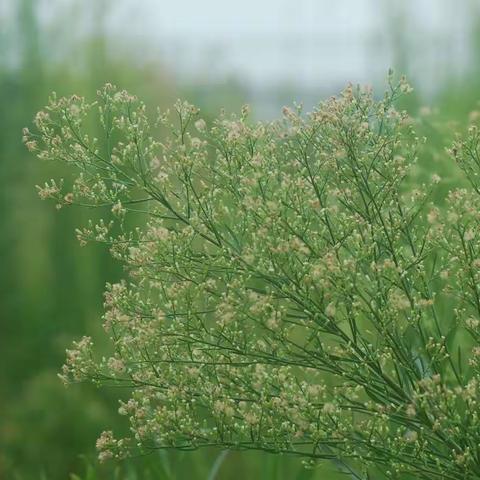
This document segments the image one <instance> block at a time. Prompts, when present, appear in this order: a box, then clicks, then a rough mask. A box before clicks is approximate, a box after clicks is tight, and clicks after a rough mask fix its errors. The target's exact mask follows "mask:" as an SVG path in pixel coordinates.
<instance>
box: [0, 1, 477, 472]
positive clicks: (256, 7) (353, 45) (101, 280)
mask: <svg viewBox="0 0 480 480" xmlns="http://www.w3.org/2000/svg"><path fill="white" fill-rule="evenodd" d="M389 67H393V68H394V69H395V70H396V71H397V72H401V73H405V74H407V76H408V77H409V79H410V81H411V83H412V84H413V86H414V87H415V93H414V94H413V95H412V96H411V97H410V100H409V101H408V102H407V103H406V105H405V106H406V108H408V109H409V110H410V111H411V112H412V113H417V112H420V113H421V114H422V115H424V116H425V115H427V114H428V112H430V111H434V112H436V115H437V116H438V117H439V118H448V119H449V120H450V121H454V122H455V121H458V122H459V123H461V122H462V121H463V119H464V118H465V117H466V116H468V113H469V112H471V111H472V110H475V109H476V108H477V106H478V100H479V99H480V1H479V0H471V1H469V0H462V1H459V0H403V1H401V2H398V1H394V0H391V1H389V0H337V1H335V2H332V1H331V0H295V1H293V0H261V1H258V0H243V1H242V2H231V1H228V0H202V1H198V0H180V1H172V0H164V1H162V0H116V1H113V0H111V1H110V0H0V272H1V273H0V479H8V480H9V479H14V480H15V479H19V480H24V479H25V480H30V479H45V480H56V479H75V480H79V479H82V480H83V479H85V480H95V479H102V480H103V479H110V478H112V479H122V480H123V479H125V480H129V479H184V478H188V479H192V480H196V479H209V480H214V479H221V480H224V479H225V480H226V479H240V478H252V479H253V478H255V479H256V478H259V479H266V480H269V479H298V480H301V479H303V480H306V479H324V480H335V479H340V478H348V477H347V476H346V475H341V474H339V473H335V468H334V466H332V465H329V464H325V465H324V466H321V467H319V468H318V469H316V470H305V469H303V468H302V467H301V465H300V464H299V463H298V460H293V459H289V458H283V457H281V458H280V457H273V456H265V455H256V454H253V453H248V454H247V453H228V454H225V453H219V452H215V451H212V452H210V451H202V452H195V453H189V454H179V453H169V454H162V455H155V456H150V457H147V458H139V459H134V460H131V461H128V462H124V463H122V464H120V465H104V466H101V465H98V464H97V462H96V460H95V451H94V443H95V439H96V438H97V436H98V435H99V433H100V432H101V431H102V430H103V429H104V428H105V427H106V426H113V427H115V426H116V425H119V422H120V417H118V416H117V415H116V413H115V411H116V401H115V395H116V392H111V391H108V390H102V391H99V390H96V389H95V388H91V387H88V386H78V387H73V388H68V389H65V388H64V387H63V386H62V385H61V383H60V381H59V380H58V379H57V377H56V373H57V372H58V370H59V368H60V366H61V364H62V362H63V358H64V351H65V348H66V347H67V346H68V345H69V344H70V342H71V340H72V339H73V338H75V337H77V336H80V335H83V334H90V335H101V325H100V324H101V321H100V316H101V310H102V292H103V287H104V284H105V282H106V281H114V280H116V279H118V278H119V277H120V276H121V274H122V272H121V269H120V267H119V265H116V264H115V263H114V262H113V260H111V259H110V258H109V256H108V254H107V253H106V252H105V251H103V250H102V248H101V247H98V248H97V247H95V246H89V247H87V248H80V247H79V246H78V243H77V242H76V240H75V238H74V228H75V227H76V226H78V225H81V224H82V223H83V222H84V221H85V215H86V212H83V211H81V210H73V209H63V210H60V211H56V210H55V209H54V208H52V205H51V204H45V203H42V202H40V200H39V199H38V198H37V196H36V191H35V187H34V186H35V185H36V184H39V183H41V182H42V180H44V179H46V178H50V177H52V176H61V175H62V172H61V171H60V169H59V167H58V166H52V165H46V164H40V162H38V161H36V160H35V159H34V158H33V157H32V156H31V155H29V154H28V153H27V152H26V151H25V149H24V148H23V146H22V143H21V129H22V127H24V126H29V125H31V120H32V117H33V115H34V114H35V112H36V111H37V110H38V109H39V108H41V107H42V105H44V104H45V103H46V101H47V98H48V95H49V93H50V92H51V91H52V90H54V91H56V92H57V93H59V94H71V93H79V94H82V95H86V96H90V97H92V96H93V95H94V94H95V91H96V90H97V88H99V87H100V86H101V85H102V84H103V83H105V82H106V81H109V82H111V83H115V84H117V85H118V86H121V87H123V88H126V89H128V90H130V91H131V92H132V93H135V94H137V95H139V96H140V97H142V98H143V99H144V100H146V102H147V103H148V104H152V105H159V106H160V107H166V106H168V105H169V104H171V103H172V102H173V101H174V100H175V99H176V98H177V97H181V98H186V99H187V100H189V101H190V102H193V103H195V104H197V105H198V106H199V107H200V108H201V109H202V111H203V114H204V115H205V116H207V117H208V116H212V115H215V113H216V112H217V111H218V110H219V109H220V108H221V107H225V108H226V109H227V110H235V109H238V108H240V106H241V105H242V104H244V103H249V104H251V105H252V108H253V112H254V115H255V116H256V117H257V118H260V119H270V118H273V117H275V116H276V115H277V113H278V112H279V111H280V109H281V107H282V106H283V105H285V104H292V102H293V101H298V102H303V103H304V104H305V106H306V108H307V109H308V108H309V107H311V106H312V105H314V104H316V103H318V101H320V100H321V99H323V98H325V97H327V96H330V95H332V94H334V93H336V92H338V91H339V90H340V89H341V88H342V87H343V86H344V85H345V84H346V83H347V82H353V83H357V82H358V83H362V84H370V85H372V86H374V87H375V88H377V89H379V90H378V91H379V92H381V91H382V89H383V87H384V85H385V77H386V74H387V70H388V68H389ZM424 128H426V129H427V130H428V129H430V130H429V131H428V133H429V134H431V136H432V137H433V138H434V141H435V142H436V143H437V147H438V146H439V147H441V146H442V144H443V143H446V142H447V139H446V138H444V134H442V133H439V131H438V130H436V129H435V128H434V126H433V123H432V124H430V125H429V124H428V122H426V123H425V125H424ZM438 150H441V148H439V149H438ZM435 162H437V163H436V164H435V165H433V163H435ZM423 163H424V167H425V168H426V170H427V171H428V169H432V170H433V168H435V170H436V171H437V172H438V171H439V170H440V172H439V173H441V174H442V173H444V174H446V175H447V176H448V172H447V171H445V172H442V171H441V170H442V169H444V170H448V168H449V167H448V165H447V164H445V165H444V164H442V162H440V161H439V160H438V158H437V156H436V155H435V154H431V153H430V154H429V153H428V152H427V153H425V154H424V160H423ZM432 165H433V166H432Z"/></svg>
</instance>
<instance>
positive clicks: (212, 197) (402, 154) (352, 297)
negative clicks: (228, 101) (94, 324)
mask: <svg viewBox="0 0 480 480" xmlns="http://www.w3.org/2000/svg"><path fill="white" fill-rule="evenodd" d="M410 90H411V89H410V87H409V86H408V84H407V83H406V81H405V79H402V80H401V81H400V83H399V84H397V85H395V84H393V83H390V84H389V90H388V92H387V93H386V94H385V96H384V97H383V99H381V100H380V101H376V100H375V99H374V97H373V94H372V92H371V91H370V90H368V89H361V88H357V87H353V86H349V87H347V88H346V89H345V90H344V91H343V92H342V93H341V95H340V96H338V97H335V98H331V99H329V100H328V101H326V102H324V103H322V104H320V105H319V106H318V108H316V109H314V110H313V111H312V112H311V113H308V114H305V113H303V112H302V111H301V110H300V109H298V108H295V109H290V108H284V110H283V117H282V118H281V119H280V120H279V121H277V122H273V123H254V122H252V121H250V119H249V109H248V108H243V109H242V111H241V113H240V114H239V115H233V116H227V115H225V114H224V113H222V114H221V115H220V116H219V118H218V119H216V120H215V121H213V122H211V123H210V122H208V123H207V121H206V120H204V119H202V118H200V117H199V113H200V112H199V111H198V109H196V108H195V107H193V106H191V105H189V104H187V103H181V102H178V103H177V104H176V105H175V106H174V108H173V110H172V111H171V112H161V113H159V115H158V117H157V119H156V121H153V122H152V121H150V120H149V118H148V116H147V110H146V107H145V106H144V105H143V104H142V103H141V102H140V101H138V100H137V99H136V98H134V97H132V96H130V95H129V94H128V93H126V92H123V91H119V90H117V89H116V88H115V87H113V86H112V85H106V86H105V87H104V89H103V90H101V91H99V92H98V98H97V101H96V102H95V103H91V104H89V103H87V102H86V101H85V100H83V99H81V98H78V97H76V96H73V97H70V98H62V99H57V98H56V97H52V99H51V101H50V103H49V105H48V107H47V108H46V109H45V111H44V112H40V113H39V114H38V115H37V117H36V119H35V124H36V133H30V132H29V131H28V130H25V132H24V133H25V139H24V140H25V142H26V144H27V146H28V147H29V148H30V149H32V150H34V152H35V153H36V154H37V155H38V156H39V158H40V159H47V160H55V161H62V162H66V163H67V164H69V165H71V166H72V172H74V177H73V178H72V179H65V180H63V181H62V182H61V183H60V182H57V183H55V182H54V181H52V182H50V183H48V184H46V185H45V187H42V188H39V193H40V196H41V197H42V198H47V197H53V198H54V199H55V201H56V202H57V204H59V205H60V206H61V205H67V204H68V205H74V204H77V205H83V206H88V207H92V206H95V207H98V208H100V209H103V210H104V212H105V216H106V217H107V218H106V219H105V220H102V221H101V222H99V223H97V224H93V223H91V224H89V225H88V226H87V227H84V228H80V229H79V230H78V231H77V234H78V237H79V240H80V241H81V243H82V244H86V243H88V242H90V241H97V242H101V243H104V244H106V245H107V246H108V248H110V250H111V252H112V255H113V256H114V257H115V258H116V259H118V260H119V261H121V262H122V263H123V264H124V265H125V268H126V272H127V274H126V279H125V280H124V281H122V282H121V283H118V284H114V285H108V286H107V291H106V294H105V315H104V327H105V331H106V333H107V335H108V336H109V338H110V339H111V346H112V351H111V355H110V357H108V358H106V357H105V358H98V359H97V358H95V355H94V353H93V352H92V345H91V342H90V340H89V339H83V340H82V341H80V342H78V343H77V344H76V345H75V347H74V348H73V349H72V350H69V351H68V355H67V363H66V366H65V367H64V370H63V374H62V377H63V378H64V379H65V380H66V381H78V380H91V381H94V382H96V383H100V384H119V385H123V386H128V387H129V388H130V392H131V396H130V399H129V400H128V401H125V402H121V403H120V408H119V413H120V414H121V415H125V416H126V417H127V418H128V420H129V424H130V431H131V435H130V436H129V437H128V438H125V439H120V440H116V439H115V438H114V437H113V434H112V433H111V432H105V433H104V434H103V435H102V437H101V438H100V439H99V441H98V447H99V451H100V457H101V459H108V458H112V457H116V458H119V457H121V456H124V455H128V454H129V453H130V452H132V451H134V450H136V449H140V450H141V451H144V452H145V451H150V450H154V449H162V448H163V449H165V448H177V449H184V450H190V449H196V448H199V447H203V446H218V447H221V448H231V449H256V450H263V451H266V452H274V453H289V454H292V455H297V456H299V457H301V458H303V459H304V460H305V461H307V462H316V461H318V460H321V459H335V461H336V463H337V465H342V468H343V469H345V471H349V472H352V474H354V475H356V477H355V478H365V479H366V478H372V477H371V475H373V478H383V477H387V478H397V477H399V476H400V475H403V474H405V473H406V474H410V475H412V477H409V478H418V479H435V478H438V479H457V478H464V479H469V478H472V479H473V478H477V477H478V475H479V474H480V454H479V448H478V438H479V434H480V418H479V415H478V401H479V399H480V347H479V345H480V327H479V324H480V322H479V319H480V287H479V285H480V283H479V282H480V273H479V272H480V270H479V267H480V214H479V213H478V212H480V197H479V196H478V193H479V191H480V188H479V187H478V186H477V179H478V174H479V172H480V164H479V163H478V158H479V152H478V143H479V142H478V138H479V133H478V131H477V130H476V129H475V128H472V129H471V131H470V133H469V134H468V137H467V138H466V139H465V140H462V139H460V138H459V139H458V140H457V142H456V143H455V146H454V147H452V149H451V152H452V154H453V156H454V157H456V158H457V160H458V162H459V165H460V166H461V168H463V169H464V170H465V172H466V173H467V175H468V177H469V178H470V180H471V182H472V187H473V188H470V189H463V190H457V191H452V192H450V193H449V196H448V205H449V209H448V211H446V212H443V211H441V210H440V209H438V208H437V207H436V206H435V205H433V204H432V200H431V193H432V191H433V190H434V189H435V187H436V185H437V184H438V183H439V182H441V179H440V177H439V176H438V175H434V176H433V177H432V181H431V184H430V185H426V184H415V180H414V178H413V176H412V175H410V172H411V166H412V165H414V164H415V162H416V157H417V149H418V142H419V140H418V138H417V136H416V134H415V132H414V130H413V128H414V125H415V121H414V120H413V119H412V118H410V117H409V116H408V115H407V114H406V113H405V112H402V111H398V110H396V108H395V103H396V100H397V98H398V97H399V96H401V95H402V94H404V93H408V92H409V91H410ZM90 115H95V118H99V119H100V123H101V126H102V128H103V132H104V135H103V137H102V138H100V139H97V138H91V137H90V136H89V135H88V133H87V132H88V126H87V123H86V120H87V118H90V117H89V116H90ZM157 128H158V129H162V131H167V130H169V131H170V132H171V134H170V135H169V136H167V137H166V138H163V139H162V141H158V140H155V136H154V134H155V129H157Z"/></svg>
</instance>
